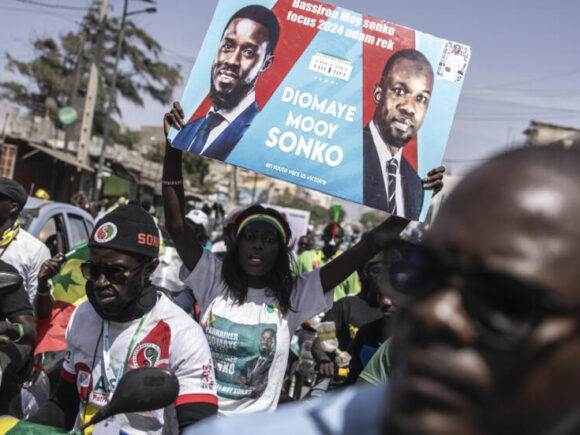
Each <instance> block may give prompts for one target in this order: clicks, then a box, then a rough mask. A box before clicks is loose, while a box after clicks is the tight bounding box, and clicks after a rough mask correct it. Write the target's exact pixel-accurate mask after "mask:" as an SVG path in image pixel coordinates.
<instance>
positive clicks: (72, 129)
mask: <svg viewBox="0 0 580 435" xmlns="http://www.w3.org/2000/svg"><path fill="white" fill-rule="evenodd" d="M86 39H87V32H86V31H83V32H82V33H81V38H80V42H79V49H78V52H77V65H76V67H75V76H74V81H73V85H72V89H71V93H70V97H69V105H70V106H71V107H73V108H74V109H75V110H80V109H79V108H78V107H77V106H79V101H78V93H79V82H80V80H81V70H82V65H83V51H84V48H85V41H86ZM79 132H80V130H79V127H78V123H77V122H73V123H72V125H67V126H66V127H65V131H64V133H65V135H64V150H65V151H67V150H68V143H69V141H70V140H71V137H73V138H74V139H75V140H76V141H77V143H78V140H79Z"/></svg>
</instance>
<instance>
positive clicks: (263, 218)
mask: <svg viewBox="0 0 580 435" xmlns="http://www.w3.org/2000/svg"><path fill="white" fill-rule="evenodd" d="M256 221H261V222H266V223H268V224H270V225H272V226H273V227H274V228H276V230H278V232H279V233H280V235H281V236H282V241H283V242H284V244H286V231H284V227H283V226H282V224H281V223H280V221H279V220H278V219H276V218H275V217H272V216H269V215H267V214H261V213H256V214H251V215H250V216H248V217H247V218H245V219H244V220H243V221H242V222H240V225H239V226H238V231H237V233H236V237H237V236H239V235H240V233H241V232H242V230H243V229H244V227H246V226H247V225H248V224H250V223H252V222H256Z"/></svg>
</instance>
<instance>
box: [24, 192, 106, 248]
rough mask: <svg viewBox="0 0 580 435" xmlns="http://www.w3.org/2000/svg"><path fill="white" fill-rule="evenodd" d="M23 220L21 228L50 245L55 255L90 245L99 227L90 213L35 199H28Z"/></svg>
mask: <svg viewBox="0 0 580 435" xmlns="http://www.w3.org/2000/svg"><path fill="white" fill-rule="evenodd" d="M19 219H20V226H21V227H22V228H24V229H25V230H26V231H28V232H29V233H30V234H32V235H33V236H35V237H37V238H38V239H40V240H41V241H42V242H43V243H44V244H46V246H48V249H50V254H51V255H53V256H54V255H55V254H57V253H58V252H64V253H66V252H69V251H70V250H71V249H73V248H74V247H75V246H77V245H79V244H81V243H83V242H86V241H87V240H88V239H89V235H90V234H91V231H92V230H93V227H94V226H95V221H94V219H93V217H92V216H91V215H90V213H88V212H86V211H84V210H82V209H80V208H78V207H75V206H74V205H72V204H66V203H64V202H55V201H45V200H43V199H39V198H34V197H28V201H26V204H25V205H24V208H23V209H22V211H21V212H20V217H19Z"/></svg>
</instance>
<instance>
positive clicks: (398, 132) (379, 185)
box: [363, 49, 433, 220]
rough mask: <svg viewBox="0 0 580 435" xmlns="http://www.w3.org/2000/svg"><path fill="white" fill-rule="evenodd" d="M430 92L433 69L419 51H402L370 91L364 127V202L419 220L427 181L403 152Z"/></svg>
mask: <svg viewBox="0 0 580 435" xmlns="http://www.w3.org/2000/svg"><path fill="white" fill-rule="evenodd" d="M432 90H433V69H432V68H431V64H430V63H429V61H428V60H427V58H426V57H425V56H424V55H423V54H422V53H421V52H419V51H417V50H415V49H404V50H400V51H397V52H395V53H394V54H393V55H392V56H391V57H390V58H389V59H388V60H387V62H386V64H385V67H384V69H383V73H382V75H381V78H380V81H379V83H377V84H376V85H375V88H374V92H373V101H374V103H375V105H376V109H375V113H374V116H373V118H372V120H371V121H370V122H369V123H368V124H367V125H366V126H365V127H364V130H363V147H364V169H363V176H364V182H363V201H364V204H365V205H368V206H369V207H373V208H378V209H380V210H384V211H387V212H389V213H391V214H396V215H399V216H403V217H406V218H409V219H414V220H417V219H418V218H419V215H420V214H421V209H422V207H423V189H424V187H423V183H424V182H427V180H428V179H425V180H421V178H420V177H419V175H418V174H417V172H416V171H415V169H414V168H413V167H412V166H411V164H410V163H409V162H408V161H407V159H406V158H405V157H404V156H403V154H402V151H403V147H404V146H405V145H407V143H408V142H409V141H410V140H411V139H412V138H413V137H414V136H415V135H416V134H417V132H418V130H419V128H421V124H422V123H423V118H424V117H425V114H426V113H427V108H428V107H429V101H430V99H431V93H432ZM432 172H433V171H432ZM432 172H430V174H431V173H432Z"/></svg>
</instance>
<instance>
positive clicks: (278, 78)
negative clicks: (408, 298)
mask: <svg viewBox="0 0 580 435" xmlns="http://www.w3.org/2000/svg"><path fill="white" fill-rule="evenodd" d="M470 56H471V49H470V47H468V46H466V45H464V44H460V43H457V42H453V41H448V40H445V39H440V38H437V37H434V36H432V35H427V34H424V33H421V32H419V31H415V30H412V29H409V28H406V27H403V26H398V25H396V24H393V23H390V22H388V21H385V20H381V19H376V18H372V17H369V16H366V15H363V14H360V13H356V12H352V11H349V10H346V9H342V8H337V7H334V6H331V5H328V4H325V3H320V2H316V1H300V0H278V1H276V0H262V1H256V0H221V1H220V2H219V4H218V6H217V9H216V12H215V14H214V18H213V20H212V22H211V24H210V27H209V31H208V33H207V35H206V37H205V40H204V43H203V46H202V47H201V50H200V53H199V56H198V58H197V61H196V63H195V65H194V67H193V69H192V71H191V75H190V78H189V81H188V84H187V87H186V90H185V92H184V95H183V98H182V100H181V105H182V107H183V109H184V112H185V121H186V123H187V125H186V126H185V127H184V128H183V129H181V130H179V131H178V130H176V129H174V130H172V131H171V133H170V140H171V141H172V145H173V146H174V147H175V148H179V149H182V150H185V151H188V152H193V153H196V154H200V155H203V156H206V157H209V158H213V159H217V160H221V161H224V162H227V163H231V164H234V165H237V166H240V167H243V168H246V169H250V170H253V171H256V172H260V173H262V174H265V175H269V176H272V177H276V178H279V179H282V180H285V181H289V182H291V183H295V184H299V185H301V186H305V187H307V188H310V189H315V190H319V191H321V192H324V193H327V194H330V195H333V196H336V197H340V198H344V199H347V200H350V201H353V202H358V203H361V204H365V205H367V206H369V207H374V208H377V209H380V210H384V211H388V212H390V213H392V214H396V215H399V216H403V217H407V218H409V219H413V220H422V219H424V218H425V216H426V214H427V208H428V203H429V200H430V197H431V191H429V190H425V189H424V188H423V183H422V181H421V180H422V178H424V177H426V175H427V173H428V172H429V171H430V170H431V169H433V168H436V167H437V166H439V165H440V164H441V160H442V158H443V154H444V151H445V145H446V143H447V137H448V135H449V131H450V128H451V123H452V121H453V116H454V114H455V109H456V106H457V101H458V99H459V93H460V91H461V86H462V84H463V80H464V77H465V72H466V69H467V65H468V61H469V59H470Z"/></svg>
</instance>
